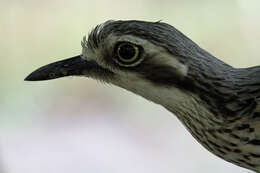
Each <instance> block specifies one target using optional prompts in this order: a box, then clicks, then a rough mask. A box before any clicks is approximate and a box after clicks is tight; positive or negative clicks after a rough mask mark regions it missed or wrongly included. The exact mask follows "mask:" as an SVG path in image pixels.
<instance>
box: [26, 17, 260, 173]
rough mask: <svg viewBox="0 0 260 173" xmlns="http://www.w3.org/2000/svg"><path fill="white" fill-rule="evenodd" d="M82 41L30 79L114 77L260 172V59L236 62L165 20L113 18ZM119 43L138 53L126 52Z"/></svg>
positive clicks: (207, 143)
mask: <svg viewBox="0 0 260 173" xmlns="http://www.w3.org/2000/svg"><path fill="white" fill-rule="evenodd" d="M81 45H82V48H83V50H82V54H81V55H80V56H76V57H73V58H71V59H68V60H63V61H60V62H56V63H52V64H49V65H46V66H44V67H42V68H40V69H38V70H36V71H35V72H33V73H32V74H30V75H29V76H28V77H27V78H26V80H48V79H53V78H58V77H63V76H69V75H78V76H79V75H81V76H82V75H83V76H87V77H92V78H95V79H98V80H102V81H105V82H108V83H112V84H114V85H117V86H119V87H121V88H124V89H126V90H129V91H131V92H133V93H135V94H138V95H140V96H142V97H144V98H146V99H148V100H151V101H153V102H155V103H157V104H160V105H162V106H164V107H165V108H166V109H167V110H169V111H171V112H172V113H174V114H175V115H176V116H177V117H178V119H179V120H180V121H181V122H182V123H183V124H184V125H185V127H186V128H187V129H188V130H189V132H190V133H191V134H192V135H193V136H194V138H196V139H197V141H198V142H199V143H201V144H202V145H203V146H204V147H205V148H207V149H208V150H209V151H210V152H212V153H213V154H215V155H217V156H219V157H221V158H223V159H224V160H226V161H229V162H231V163H234V164H236V165H238V166H241V167H244V168H248V169H251V170H254V171H259V172H260V106H259V97H260V67H259V66H257V67H251V68H244V69H241V68H233V67H232V66H230V65H228V64H226V63H224V62H222V61H220V60H219V59H217V58H215V57H214V56H212V55H211V54H209V53H208V52H207V51H205V50H203V49H202V48H200V47H199V46H198V45H197V44H195V43H194V42H193V41H191V40H190V39H189V38H187V37H186V36H185V35H183V34H182V33H181V32H179V31H178V30H177V29H175V28H174V27H172V26H170V25H168V24H166V23H162V22H144V21H108V22H105V23H104V24H101V25H98V26H97V27H96V28H95V29H94V30H92V32H90V34H89V36H88V40H86V38H84V39H83V41H82V43H81ZM121 45H123V46H121ZM119 47H121V50H120V51H121V52H122V54H123V55H125V54H126V55H127V53H128V52H129V53H132V54H133V55H135V53H136V55H138V57H134V56H133V58H132V59H133V60H131V56H130V57H128V58H129V59H121V60H120V59H118V57H121V55H119V53H118V52H120V51H119ZM137 51H138V52H137ZM137 53H138V54H137ZM126 57H127V56H126ZM123 58H124V57H123ZM134 58H135V59H134ZM132 62H133V63H132Z"/></svg>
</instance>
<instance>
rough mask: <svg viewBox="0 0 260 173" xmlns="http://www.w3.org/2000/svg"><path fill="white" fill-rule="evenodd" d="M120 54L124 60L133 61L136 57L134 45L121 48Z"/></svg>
mask: <svg viewBox="0 0 260 173" xmlns="http://www.w3.org/2000/svg"><path fill="white" fill-rule="evenodd" d="M118 53H119V55H120V56H121V57H122V58H124V59H131V58H133V57H134V56H135V48H134V47H133V46H132V45H129V44H125V45H122V46H120V48H119V52H118Z"/></svg>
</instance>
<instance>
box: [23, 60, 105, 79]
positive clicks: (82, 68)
mask: <svg viewBox="0 0 260 173" xmlns="http://www.w3.org/2000/svg"><path fill="white" fill-rule="evenodd" d="M97 68H100V67H99V66H98V65H97V63H96V62H94V61H86V60H83V59H82V58H81V56H80V55H78V56H74V57H72V58H68V59H65V60H61V61H57V62H54V63H51V64H48V65H45V66H43V67H41V68H39V69H37V70H35V71H34V72H32V73H31V74H30V75H28V76H27V77H26V78H25V79H24V80H26V81H41V80H50V79H56V78H60V77H65V76H80V75H83V72H84V73H86V71H91V70H92V69H97Z"/></svg>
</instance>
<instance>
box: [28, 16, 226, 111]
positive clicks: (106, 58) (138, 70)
mask: <svg viewBox="0 0 260 173" xmlns="http://www.w3.org/2000/svg"><path fill="white" fill-rule="evenodd" d="M81 45H82V48H83V50H82V54H81V55H79V56H75V57H72V58H69V59H65V60H62V61H58V62H54V63H51V64H48V65H46V66H43V67H41V68H39V69H37V70H36V71H34V72H33V73H31V74H30V75H29V76H28V77H27V78H26V79H25V80H29V81H37V80H49V79H55V78H60V77H64V76H86V77H91V78H95V79H98V80H102V81H105V82H108V83H112V84H114V85H117V86H119V87H122V88H125V89H127V90H129V91H132V92H134V93H136V94H138V95H141V96H143V97H145V98H147V99H149V100H152V101H154V102H156V103H159V104H161V105H163V106H166V107H167V106H169V104H171V105H172V104H173V105H174V103H177V102H178V103H180V102H181V101H186V97H187V99H190V98H189V95H191V94H194V93H192V92H193V91H194V90H195V88H196V80H197V81H199V80H200V78H201V76H202V77H203V73H205V74H206V75H208V76H210V75H211V74H212V75H215V74H216V71H214V70H213V69H216V68H217V67H216V66H219V67H220V66H221V68H222V66H226V65H225V64H224V63H222V62H221V61H219V60H217V59H214V57H212V56H211V55H210V54H208V53H207V52H206V51H204V50H202V49H201V48H200V47H199V46H197V45H196V44H195V43H194V42H192V41H191V40H190V39H189V38H187V37H186V36H184V35H183V34H182V33H181V32H179V31H178V30H176V29H175V28H174V27H172V26H170V25H168V24H166V23H162V22H144V21H107V22H105V23H103V24H101V25H98V26H96V27H95V28H94V29H93V30H92V31H91V32H90V34H89V36H88V39H86V38H85V37H84V38H83V41H82V42H81ZM213 67H214V68H213ZM227 67H228V66H227ZM217 69H218V68H217ZM221 70H223V68H222V69H221ZM205 71H206V72H205ZM202 87H203V86H202ZM204 87H205V88H207V86H204ZM180 104H182V103H180ZM175 106H176V105H175Z"/></svg>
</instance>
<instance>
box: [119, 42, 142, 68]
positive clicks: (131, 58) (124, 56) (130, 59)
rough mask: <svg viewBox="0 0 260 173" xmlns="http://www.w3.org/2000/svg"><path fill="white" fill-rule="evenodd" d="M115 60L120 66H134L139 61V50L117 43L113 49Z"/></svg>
mask: <svg viewBox="0 0 260 173" xmlns="http://www.w3.org/2000/svg"><path fill="white" fill-rule="evenodd" d="M115 53H116V55H115V60H116V62H117V63H118V64H119V65H122V66H134V65H136V64H137V63H138V62H139V60H140V48H139V46H137V45H134V44H132V43H128V42H122V43H119V44H118V45H117V46H116V49H115Z"/></svg>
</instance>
